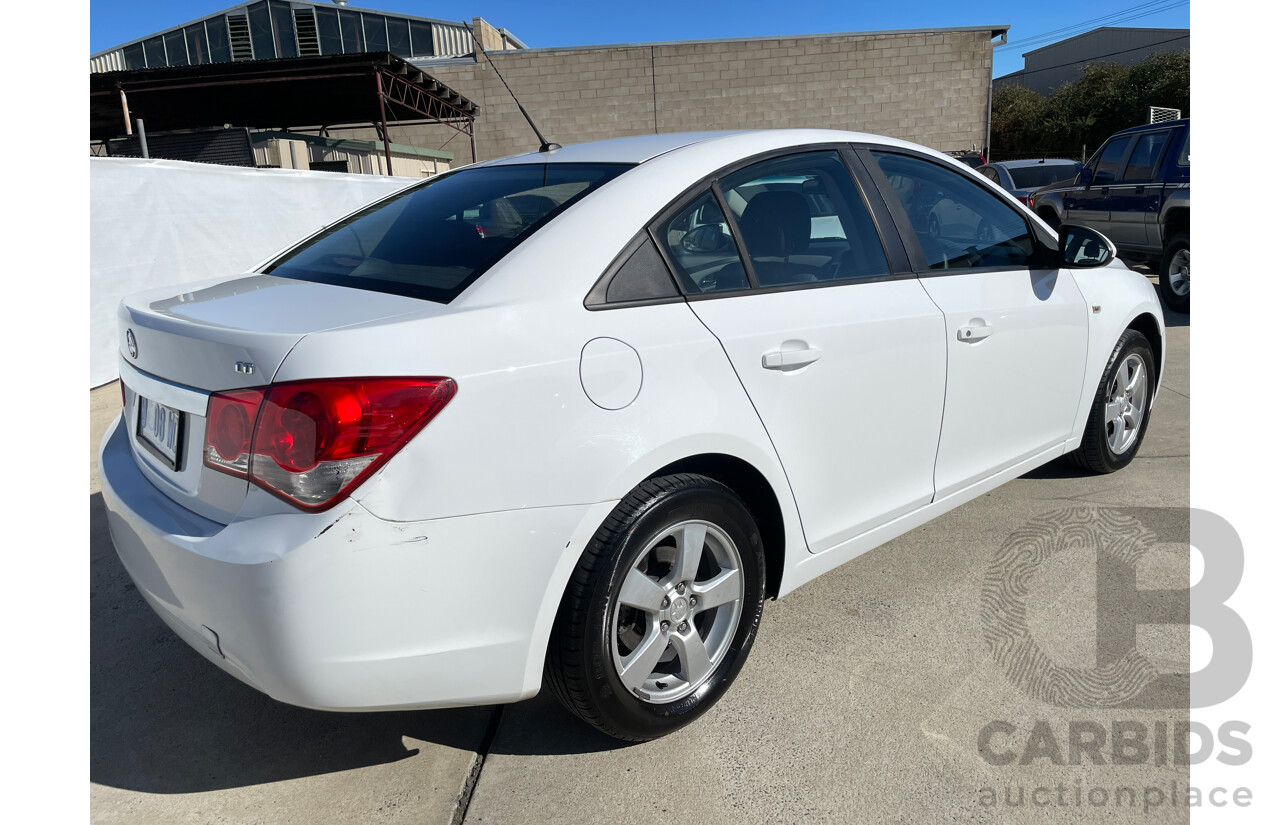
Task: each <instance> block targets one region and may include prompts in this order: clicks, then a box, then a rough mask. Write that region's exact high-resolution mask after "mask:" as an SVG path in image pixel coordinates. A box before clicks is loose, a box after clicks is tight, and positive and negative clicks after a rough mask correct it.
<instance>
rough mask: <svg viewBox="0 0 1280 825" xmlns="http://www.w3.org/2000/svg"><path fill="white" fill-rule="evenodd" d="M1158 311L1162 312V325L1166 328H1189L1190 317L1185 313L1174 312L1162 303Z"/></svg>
mask: <svg viewBox="0 0 1280 825" xmlns="http://www.w3.org/2000/svg"><path fill="white" fill-rule="evenodd" d="M1160 309H1162V310H1164V325H1165V326H1166V327H1189V326H1191V316H1190V315H1189V314H1188V313H1185V312H1174V311H1173V310H1171V309H1169V308H1168V307H1167V306H1165V305H1164V303H1161V304H1160Z"/></svg>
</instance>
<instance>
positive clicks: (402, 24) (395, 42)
mask: <svg viewBox="0 0 1280 825" xmlns="http://www.w3.org/2000/svg"><path fill="white" fill-rule="evenodd" d="M387 51H389V52H391V53H392V54H396V55H399V56H400V57H413V50H412V49H411V48H409V21H408V20H403V19H400V18H396V17H388V18H387Z"/></svg>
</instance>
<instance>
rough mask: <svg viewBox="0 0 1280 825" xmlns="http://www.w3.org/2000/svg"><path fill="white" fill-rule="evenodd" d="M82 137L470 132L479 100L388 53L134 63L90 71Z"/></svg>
mask: <svg viewBox="0 0 1280 825" xmlns="http://www.w3.org/2000/svg"><path fill="white" fill-rule="evenodd" d="M89 101H90V104H89V139H90V140H91V141H105V140H108V139H110V138H114V137H118V136H120V135H125V134H132V133H133V125H134V120H135V118H142V119H143V120H144V121H145V123H146V126H147V128H148V129H149V130H153V131H168V130H178V129H201V128H211V127H220V126H224V125H227V124H230V125H233V126H237V127H248V128H251V129H278V130H281V131H293V132H313V131H323V130H327V129H333V128H343V127H347V128H350V127H357V126H358V127H363V126H368V125H372V126H373V127H374V128H375V129H376V130H377V131H378V134H379V136H380V137H381V138H382V142H383V147H384V150H385V152H386V156H387V168H388V171H389V170H390V167H391V141H390V140H389V138H388V136H387V126H388V125H397V126H405V125H413V124H424V123H439V124H443V125H446V126H448V127H450V128H452V129H454V130H456V131H458V132H459V133H461V134H464V135H467V136H468V137H469V138H470V140H471V157H472V159H473V160H474V159H475V157H476V135H475V118H476V114H477V113H478V112H479V111H480V107H479V106H477V105H476V104H475V103H474V102H472V101H470V100H468V99H467V98H465V97H463V96H462V95H461V94H459V93H458V92H456V91H454V90H453V89H450V88H449V87H448V86H446V85H444V84H443V83H441V82H439V81H438V80H436V79H435V78H433V77H431V76H430V75H428V74H427V73H425V72H423V71H422V70H421V69H418V68H416V67H415V66H413V65H412V64H410V63H407V62H406V61H404V60H402V59H401V58H399V57H396V56H395V55H393V54H391V53H390V52H376V53H367V54H343V55H329V56H323V57H296V58H287V59H277V60H256V61H243V62H234V63H214V64H208V65H202V66H180V67H173V68H165V69H135V70H131V71H120V72H102V73H95V74H90V75H89Z"/></svg>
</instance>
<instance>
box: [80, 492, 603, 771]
mask: <svg viewBox="0 0 1280 825" xmlns="http://www.w3.org/2000/svg"><path fill="white" fill-rule="evenodd" d="M89 521H90V593H89V606H90V607H89V612H90V628H89V637H90V654H89V655H90V663H89V672H90V686H89V708H90V716H89V747H90V750H89V754H90V755H89V779H90V781H92V782H95V783H97V784H100V785H106V786H110V787H116V788H121V789H126V790H133V791H141V792H145V793H156V794H178V793H195V792H200V791H214V790H221V789H226V788H235V787H243V786H249V785H258V784H262V783H267V782H277V781H281V780H289V779H298V778H302V777H308V776H317V775H322V774H328V773H334V772H337V771H346V770H350V769H352V768H364V767H370V766H374V765H382V764H388V763H392V762H398V761H400V760H403V759H408V758H411V757H413V756H415V755H417V754H418V753H419V749H418V748H417V747H415V746H414V743H412V742H409V743H408V744H406V737H407V738H408V739H410V740H419V741H422V742H428V743H436V744H440V745H444V746H447V747H450V748H456V749H460V750H470V751H477V750H483V749H484V748H486V747H487V746H488V745H489V741H490V740H492V739H493V733H494V731H493V730H492V725H493V723H494V722H496V719H497V718H498V716H497V715H498V709H497V708H494V707H475V708H459V709H450V710H429V711H405V712H389V713H326V712H322V711H313V710H305V709H303V708H297V707H293V706H291V705H286V704H283V703H281V702H277V701H275V700H274V699H271V698H269V697H267V696H265V695H264V694H262V693H259V692H258V691H256V690H254V689H253V688H250V687H248V686H247V685H245V684H242V683H241V682H239V681H238V680H236V679H235V678H234V677H232V676H230V675H229V674H227V673H224V672H223V671H221V670H219V669H218V668H217V667H215V666H214V665H213V664H211V663H210V662H208V661H207V660H205V659H204V657H202V656H201V655H200V654H198V653H196V652H195V651H193V650H191V649H190V648H189V647H187V645H186V644H185V643H184V642H182V641H181V640H180V639H178V637H177V636H175V635H174V634H173V632H172V631H170V630H169V628H168V627H166V626H165V625H164V623H163V622H161V621H160V619H159V618H158V617H157V616H156V615H155V614H154V613H153V612H152V610H151V608H150V607H148V606H147V604H146V602H144V601H143V600H142V597H141V596H140V595H139V594H138V592H137V590H136V589H135V588H134V585H133V583H132V581H130V579H129V576H128V574H127V573H126V572H125V570H124V568H123V566H122V565H121V564H120V561H119V559H118V558H117V557H116V554H115V550H114V548H113V547H112V545H111V539H110V536H109V534H108V531H107V516H106V509H105V507H104V505H103V501H102V495H101V493H95V494H94V495H92V496H90V499H89ZM514 708H515V709H516V710H515V712H512V710H511V709H508V710H507V716H506V719H507V723H506V724H504V728H510V734H506V733H505V732H504V733H503V734H502V735H500V736H499V737H498V741H500V742H503V743H508V742H509V743H510V744H509V745H504V746H505V747H506V748H507V749H508V750H510V752H519V753H538V754H563V753H583V752H595V751H600V750H608V749H611V748H613V747H617V746H618V744H619V743H617V742H614V741H613V740H611V739H608V738H606V737H603V736H600V735H598V734H596V733H595V731H593V730H591V729H590V728H588V727H587V726H586V725H584V724H583V723H582V722H580V721H578V720H577V719H575V718H573V717H571V716H570V715H569V714H568V713H566V712H565V711H564V710H562V709H561V708H560V707H559V705H558V704H556V702H555V700H554V699H552V698H550V697H545V696H543V697H539V698H538V699H535V700H532V701H531V702H525V703H521V704H520V705H516V706H514Z"/></svg>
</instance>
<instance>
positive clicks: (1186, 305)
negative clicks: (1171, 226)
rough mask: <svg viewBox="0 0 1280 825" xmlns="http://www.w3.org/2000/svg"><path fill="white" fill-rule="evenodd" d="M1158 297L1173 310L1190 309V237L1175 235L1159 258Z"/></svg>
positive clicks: (1185, 310) (1184, 310)
mask: <svg viewBox="0 0 1280 825" xmlns="http://www.w3.org/2000/svg"><path fill="white" fill-rule="evenodd" d="M1160 297H1161V298H1162V299H1163V300H1164V305H1165V306H1167V307H1168V308H1169V309H1171V310H1173V311H1174V312H1189V311H1190V309H1191V238H1190V237H1188V236H1187V235H1175V236H1173V237H1172V238H1170V239H1169V243H1167V244H1165V247H1164V256H1163V257H1162V258H1161V259H1160Z"/></svg>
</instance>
